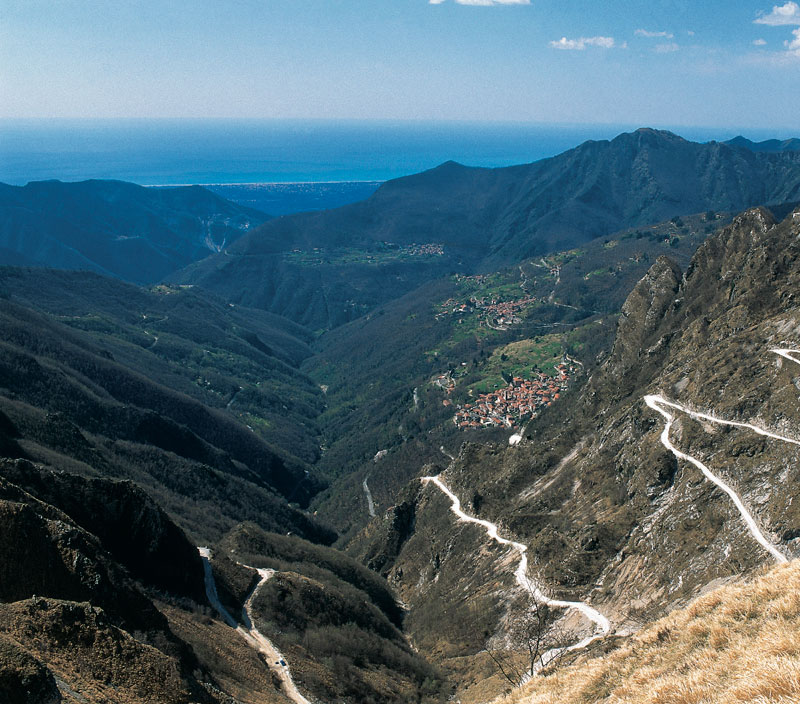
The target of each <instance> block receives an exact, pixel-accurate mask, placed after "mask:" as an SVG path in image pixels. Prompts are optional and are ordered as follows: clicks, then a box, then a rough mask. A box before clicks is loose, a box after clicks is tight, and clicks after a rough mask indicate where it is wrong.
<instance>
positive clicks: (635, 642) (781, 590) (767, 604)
mask: <svg viewBox="0 0 800 704" xmlns="http://www.w3.org/2000/svg"><path fill="white" fill-rule="evenodd" d="M798 617H800V561H799V560H795V561H793V562H791V563H789V564H785V565H780V566H778V567H774V568H772V569H770V570H769V571H767V572H765V573H764V574H762V575H761V576H759V577H758V578H757V579H755V580H754V581H752V582H749V583H745V584H734V585H728V586H725V587H721V588H719V589H715V590H714V591H712V592H709V593H708V594H705V595H703V596H701V597H699V598H698V599H696V600H695V601H694V602H692V603H691V604H690V605H689V606H688V607H686V608H684V609H679V610H676V611H673V612H672V613H671V614H669V615H668V616H666V617H664V618H662V619H660V620H658V621H656V622H655V623H653V624H652V625H650V626H649V627H648V628H646V629H644V630H643V631H641V632H640V633H638V634H637V635H635V636H633V637H632V638H631V639H630V640H629V641H628V642H626V643H625V644H624V645H623V646H622V647H620V648H619V649H617V650H615V651H614V652H612V653H610V654H608V655H606V656H604V657H598V658H595V659H593V660H589V661H588V662H586V661H583V662H579V663H576V664H573V665H571V666H570V667H566V668H561V669H559V670H558V671H556V672H555V673H553V674H551V675H549V676H543V677H539V678H537V679H535V680H534V681H532V682H531V683H530V684H528V685H526V686H525V687H524V688H523V689H522V690H521V691H520V692H518V693H514V694H513V695H511V696H509V697H506V698H504V699H502V700H501V701H502V702H503V704H589V703H590V702H591V703H594V702H609V703H610V702H614V703H615V704H623V703H627V702H630V703H631V704H634V703H635V704H648V703H650V702H652V703H653V704H655V702H658V703H659V704H691V703H694V702H703V704H732V703H733V702H764V703H766V702H796V701H798V700H800V620H799V619H798Z"/></svg>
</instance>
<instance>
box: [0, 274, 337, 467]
mask: <svg viewBox="0 0 800 704" xmlns="http://www.w3.org/2000/svg"><path fill="white" fill-rule="evenodd" d="M0 295H2V296H5V297H6V298H7V299H8V300H12V301H15V302H18V303H21V304H24V305H26V306H29V307H31V308H35V309H36V310H39V311H41V312H43V313H46V314H48V315H50V316H55V317H56V318H57V320H58V322H60V323H62V324H64V325H67V326H69V327H70V328H72V329H74V330H80V331H83V332H84V333H85V334H86V336H87V337H88V338H90V339H91V340H92V341H93V342H94V343H95V344H97V345H99V346H100V347H102V349H104V350H106V351H107V352H108V353H109V354H110V355H111V356H112V357H113V359H114V360H116V361H118V362H120V363H122V364H124V365H125V366H127V367H129V368H131V369H134V370H136V371H138V372H139V373H141V374H144V375H146V376H147V377H148V378H149V379H151V380H152V381H155V382H157V383H159V384H161V385H162V386H166V387H169V388H171V389H174V390H177V391H180V392H182V393H184V394H186V395H188V396H191V397H193V398H195V399H196V400H198V401H200V402H202V403H204V404H205V405H207V406H210V407H212V408H217V409H219V410H223V411H225V412H226V413H227V414H228V415H230V416H233V417H234V418H236V419H238V420H239V421H240V422H241V423H243V424H245V425H249V426H250V427H251V428H252V429H253V432H254V433H256V434H257V435H258V436H260V437H261V438H262V439H264V440H265V441H266V442H267V443H269V444H270V445H271V446H272V448H273V451H275V452H278V453H280V454H282V455H284V456H287V457H291V458H294V459H295V460H296V461H298V462H313V461H314V460H315V459H316V458H317V457H318V455H319V441H318V439H317V437H316V433H317V431H316V428H315V424H314V419H315V417H316V415H317V414H318V413H319V411H320V410H321V407H322V394H321V392H320V390H319V389H318V388H317V387H316V385H315V384H313V383H312V382H311V381H310V380H309V379H308V378H307V377H306V376H305V375H304V374H302V373H301V372H299V370H298V367H299V365H300V363H301V362H302V361H303V360H304V359H305V358H307V357H309V356H311V354H312V351H311V348H310V346H309V343H310V342H311V341H312V335H311V334H310V333H309V332H308V331H307V330H305V329H304V328H302V327H300V326H299V325H296V324H294V323H292V322H290V321H288V320H286V319H285V318H279V317H277V316H274V315H270V314H269V313H265V312H263V311H258V310H248V309H244V308H240V307H234V306H230V305H227V304H224V303H223V302H222V301H219V300H218V299H215V298H213V297H211V296H208V295H206V294H203V293H202V292H201V291H198V290H195V289H191V288H169V287H165V286H158V287H155V288H152V289H149V290H146V289H141V288H138V287H135V286H132V285H129V284H124V283H122V282H120V281H117V280H114V279H109V278H106V277H102V276H98V275H96V274H91V273H85V272H70V271H55V270H45V269H34V268H31V269H19V268H0Z"/></svg>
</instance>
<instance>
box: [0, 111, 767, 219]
mask: <svg viewBox="0 0 800 704" xmlns="http://www.w3.org/2000/svg"><path fill="white" fill-rule="evenodd" d="M636 127H637V126H636V125H556V124H527V123H522V124H520V123H499V124H486V123H480V124H476V123H469V122H393V121H369V122H364V121H336V122H333V121H327V120H204V119H203V120H201V119H196V120H177V119H175V120H155V119H137V120H130V119H126V120H112V119H108V120H12V119H5V120H0V182H2V183H6V184H10V185H17V186H21V185H24V184H26V183H28V182H29V181H41V180H48V179H58V180H61V181H81V180H85V179H118V180H122V181H131V182H133V183H138V184H140V185H147V186H170V185H190V184H199V185H210V186H216V187H217V189H216V190H218V191H219V192H221V194H223V195H226V197H231V195H234V196H236V195H237V194H238V195H239V198H233V199H235V200H240V199H244V200H245V201H247V202H248V204H251V205H254V206H256V207H260V208H261V209H265V207H264V206H265V204H267V205H268V206H271V207H270V210H269V211H268V212H272V213H273V214H282V213H281V208H282V207H284V206H283V205H281V204H284V205H285V206H286V208H288V210H286V209H285V212H291V211H292V210H297V209H298V208H299V207H306V206H308V205H309V203H311V204H312V205H314V204H316V205H317V206H319V207H331V204H333V205H339V204H342V202H345V201H352V200H358V199H360V198H362V197H366V195H369V193H370V192H372V191H373V190H374V189H375V188H377V187H378V185H379V184H380V183H381V182H383V181H386V180H388V179H392V178H396V177H399V176H404V175H407V174H412V173H417V172H420V171H424V170H426V169H430V168H432V167H434V166H437V165H438V164H441V163H443V162H445V161H448V160H453V161H457V162H459V163H462V164H466V165H469V166H485V167H497V166H509V165H512V164H521V163H529V162H532V161H537V160H539V159H543V158H546V157H550V156H554V155H556V154H559V153H561V152H563V151H566V150H568V149H571V148H572V147H575V146H577V145H578V144H580V143H582V142H584V141H586V140H589V139H595V140H600V139H611V138H613V137H615V136H616V135H617V134H619V133H621V132H626V131H630V130H632V129H635V128H636ZM664 129H672V131H674V132H677V133H678V134H681V136H684V137H686V138H687V139H692V140H695V141H708V140H711V139H718V140H723V139H729V138H731V137H734V136H736V134H737V133H738V132H737V131H736V130H726V131H720V130H714V129H711V128H669V127H665V128H664ZM745 136H747V137H749V138H750V139H755V140H759V139H767V138H772V137H781V136H782V135H776V134H772V133H771V132H766V131H763V132H762V133H754V132H753V131H750V132H748V133H746V135H745ZM344 184H347V185H344ZM254 185H258V186H260V188H254V187H253V186H254ZM298 194H299V195H298ZM303 194H305V195H303ZM365 194H366V195H365ZM306 195H307V196H309V197H308V198H306ZM295 196H297V197H295Z"/></svg>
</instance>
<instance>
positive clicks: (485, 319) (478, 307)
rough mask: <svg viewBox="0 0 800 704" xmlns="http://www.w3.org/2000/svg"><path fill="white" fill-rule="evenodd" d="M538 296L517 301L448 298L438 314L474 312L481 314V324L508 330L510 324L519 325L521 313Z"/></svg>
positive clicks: (439, 316)
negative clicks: (461, 300) (464, 301)
mask: <svg viewBox="0 0 800 704" xmlns="http://www.w3.org/2000/svg"><path fill="white" fill-rule="evenodd" d="M535 302H536V298H535V297H533V296H525V297H524V298H520V299H517V300H516V301H498V300H497V299H496V298H492V299H486V298H475V297H473V298H470V299H469V301H467V302H466V303H463V302H460V301H457V300H456V299H455V298H448V299H447V300H446V301H445V302H444V303H442V304H441V306H440V311H439V312H438V313H437V314H436V316H435V317H436V319H437V320H439V319H440V318H443V317H445V316H447V315H466V314H469V313H472V312H476V313H478V315H480V316H481V324H482V325H483V324H486V325H487V326H488V327H490V328H494V329H495V330H507V329H508V326H509V325H517V324H519V323H520V322H522V321H521V320H520V318H519V313H520V312H521V311H522V310H523V309H525V308H526V307H527V306H529V305H530V304H531V303H535Z"/></svg>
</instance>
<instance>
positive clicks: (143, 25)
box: [0, 0, 800, 136]
mask: <svg viewBox="0 0 800 704" xmlns="http://www.w3.org/2000/svg"><path fill="white" fill-rule="evenodd" d="M798 116H800V6H798V4H797V3H795V2H786V3H784V2H780V3H779V4H778V5H774V4H773V3H771V2H760V1H758V0H710V1H703V2H700V1H698V0H651V1H650V2H646V1H644V0H623V1H606V2H602V1H600V0H529V1H526V0H435V1H433V2H429V0H114V1H111V0H0V117H7V118H8V117H11V118H13V117H93V118H98V117H100V118H102V117H247V118H295V117H298V118H334V119H339V118H355V119H379V118H380V119H403V120H405V119H408V120H432V119H441V120H469V121H487V122H489V121H511V122H516V121H521V122H545V123H613V124H643V125H644V124H647V125H655V126H660V125H670V126H680V125H705V126H720V127H732V126H735V127H743V128H746V127H750V128H775V129H781V130H784V131H786V134H787V136H788V134H789V132H791V131H792V130H793V129H794V128H798V127H800V117H798ZM794 132H795V133H799V132H800V130H798V129H794Z"/></svg>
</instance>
